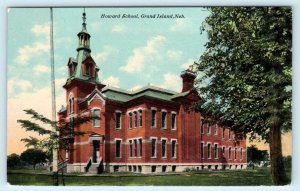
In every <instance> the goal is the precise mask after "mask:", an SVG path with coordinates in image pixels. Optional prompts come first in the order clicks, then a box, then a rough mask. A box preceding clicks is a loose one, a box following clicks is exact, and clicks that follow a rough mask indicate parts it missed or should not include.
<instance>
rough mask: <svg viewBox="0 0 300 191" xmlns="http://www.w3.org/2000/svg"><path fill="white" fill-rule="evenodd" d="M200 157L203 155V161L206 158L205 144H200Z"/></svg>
mask: <svg viewBox="0 0 300 191" xmlns="http://www.w3.org/2000/svg"><path fill="white" fill-rule="evenodd" d="M200 149H201V150H200V155H201V158H202V159H203V158H204V143H201V144H200Z"/></svg>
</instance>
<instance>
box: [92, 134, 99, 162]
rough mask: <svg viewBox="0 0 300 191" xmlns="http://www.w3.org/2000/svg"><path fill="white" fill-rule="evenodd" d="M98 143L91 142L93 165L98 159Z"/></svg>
mask: <svg viewBox="0 0 300 191" xmlns="http://www.w3.org/2000/svg"><path fill="white" fill-rule="evenodd" d="M99 143H100V142H99V141H97V140H93V163H97V162H98V161H97V160H98V157H99V153H100V152H99Z"/></svg>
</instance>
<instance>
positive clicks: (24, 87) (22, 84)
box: [15, 80, 32, 91]
mask: <svg viewBox="0 0 300 191" xmlns="http://www.w3.org/2000/svg"><path fill="white" fill-rule="evenodd" d="M15 84H16V85H17V86H18V87H19V88H21V89H22V90H23V91H26V90H27V89H29V88H31V87H32V84H31V82H29V81H28V80H19V81H17V82H16V83H15Z"/></svg>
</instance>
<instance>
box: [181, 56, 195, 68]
mask: <svg viewBox="0 0 300 191" xmlns="http://www.w3.org/2000/svg"><path fill="white" fill-rule="evenodd" d="M194 62H195V60H194V59H191V58H190V59H188V60H187V61H186V62H185V63H183V64H182V65H181V68H183V69H185V70H187V69H188V68H189V67H190V66H191V65H193V64H194Z"/></svg>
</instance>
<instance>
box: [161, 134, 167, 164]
mask: <svg viewBox="0 0 300 191" xmlns="http://www.w3.org/2000/svg"><path fill="white" fill-rule="evenodd" d="M163 141H166V143H165V153H164V154H165V156H163V152H162V151H163V149H162V148H163V144H162V142H163ZM167 143H168V139H167V138H161V158H163V159H166V158H167V155H168V152H167Z"/></svg>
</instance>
